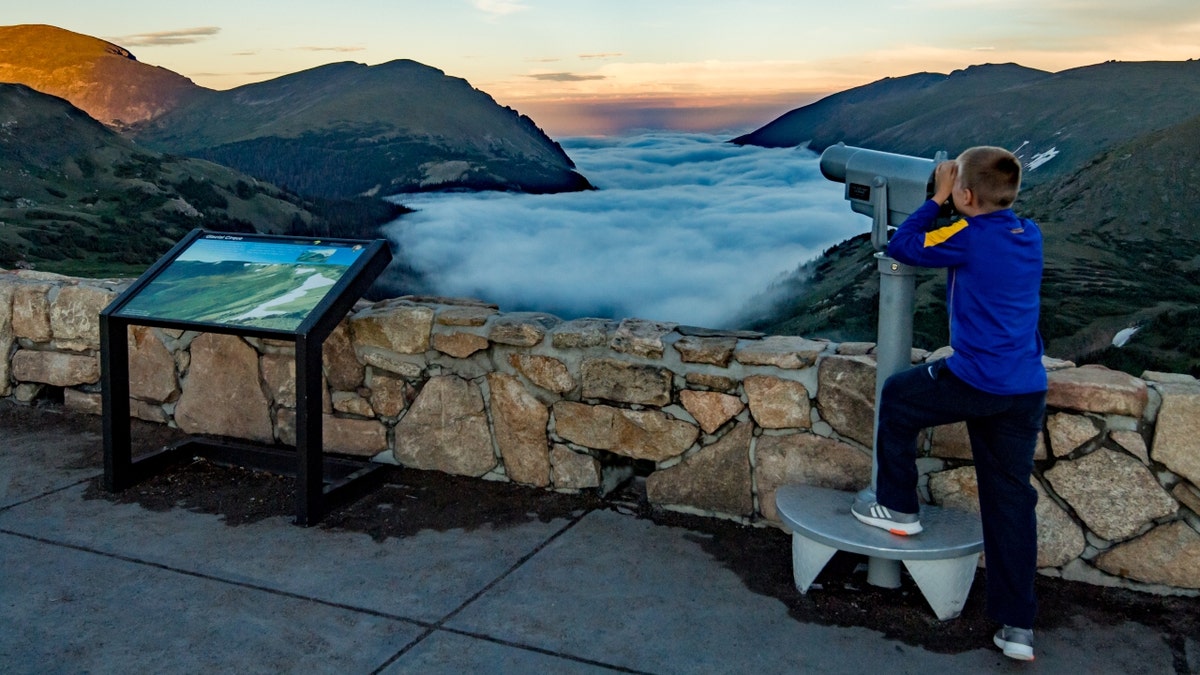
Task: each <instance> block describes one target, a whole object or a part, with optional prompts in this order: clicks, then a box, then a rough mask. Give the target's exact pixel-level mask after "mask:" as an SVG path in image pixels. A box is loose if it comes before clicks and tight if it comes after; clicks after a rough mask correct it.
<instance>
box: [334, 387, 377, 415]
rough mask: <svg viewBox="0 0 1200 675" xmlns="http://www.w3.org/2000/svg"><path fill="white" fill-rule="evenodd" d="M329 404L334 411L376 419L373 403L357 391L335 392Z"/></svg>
mask: <svg viewBox="0 0 1200 675" xmlns="http://www.w3.org/2000/svg"><path fill="white" fill-rule="evenodd" d="M329 402H330V404H331V405H332V407H333V409H334V410H335V411H337V412H340V413H346V414H347V415H357V416H358V417H374V416H375V411H374V410H373V409H372V408H371V403H370V401H368V400H367V399H366V398H364V397H363V396H362V395H361V394H359V393H358V392H357V391H335V392H332V393H331V394H330V397H329Z"/></svg>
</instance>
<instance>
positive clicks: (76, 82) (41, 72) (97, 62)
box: [0, 24, 206, 127]
mask: <svg viewBox="0 0 1200 675" xmlns="http://www.w3.org/2000/svg"><path fill="white" fill-rule="evenodd" d="M0 82H18V83H21V84H25V85H28V86H30V87H33V88H34V89H37V90H38V91H41V92H44V93H47V94H52V95H54V96H58V97H60V98H65V99H67V100H69V101H71V102H72V103H73V104H75V106H77V107H78V108H80V109H82V110H83V111H85V112H86V113H88V114H89V115H91V116H92V117H94V118H96V119H97V120H100V121H101V122H104V123H105V124H108V125H110V126H116V127H121V126H126V125H129V124H134V123H137V122H144V121H146V120H150V119H154V118H156V117H158V116H160V115H162V114H163V113H165V112H167V111H169V110H171V109H173V108H175V107H176V106H178V105H180V104H182V103H184V102H186V101H188V100H191V99H192V98H193V97H195V96H196V95H198V94H199V93H201V92H204V91H206V90H205V89H204V88H203V87H200V86H198V85H196V84H195V83H193V82H192V81H191V80H189V79H187V78H186V77H183V76H182V75H179V74H178V73H173V72H171V71H169V70H166V69H165V68H156V67H154V66H150V65H146V64H144V63H142V62H140V61H138V60H137V57H135V56H134V55H133V53H132V52H130V51H129V50H128V49H125V48H124V47H121V46H120V45H116V44H113V43H111V42H108V41H107V40H101V39H100V38H95V37H91V36H88V35H81V34H79V33H74V32H72V31H69V30H65V29H63V28H57V27H55V26H48V25H45V24H23V25H18V26H0Z"/></svg>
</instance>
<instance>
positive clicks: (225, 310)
mask: <svg viewBox="0 0 1200 675" xmlns="http://www.w3.org/2000/svg"><path fill="white" fill-rule="evenodd" d="M365 250H366V249H365V247H364V245H363V243H362V242H353V241H338V240H332V241H322V240H320V239H280V238H269V237H256V236H254V235H238V234H223V233H205V234H203V235H201V236H199V237H197V238H196V239H195V240H194V241H192V242H191V243H190V244H189V245H188V246H187V247H186V248H184V249H183V250H182V251H180V252H179V254H178V255H176V256H175V257H174V259H172V260H171V261H170V262H169V263H168V264H167V266H166V267H165V268H163V269H162V270H161V271H160V272H159V273H158V274H157V275H156V276H155V277H154V278H153V279H151V280H150V281H149V283H148V284H146V286H145V287H144V288H142V289H141V290H139V291H138V292H137V294H136V295H135V296H134V297H132V298H130V299H129V301H128V302H126V303H125V305H124V306H123V307H121V308H120V309H119V310H117V311H116V312H115V315H116V316H120V317H123V318H127V319H138V318H146V317H155V318H158V319H166V320H171V321H182V322H188V323H197V324H209V325H220V326H226V327H232V328H248V329H267V330H280V331H294V330H296V329H297V327H298V326H300V324H301V323H303V321H304V320H305V318H307V317H308V315H309V314H310V313H311V312H312V311H313V310H314V309H315V308H316V307H317V306H318V305H319V304H320V303H321V301H322V300H324V299H325V297H326V296H327V295H328V294H329V292H330V291H331V290H332V289H333V288H334V287H335V286H336V285H337V284H338V282H339V281H341V279H342V277H343V276H344V275H345V274H346V273H347V271H349V270H350V268H351V266H352V265H354V263H355V262H356V261H357V260H358V259H359V257H360V256H361V255H362V254H363V252H364V251H365Z"/></svg>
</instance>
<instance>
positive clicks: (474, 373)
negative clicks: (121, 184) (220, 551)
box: [0, 271, 1200, 592]
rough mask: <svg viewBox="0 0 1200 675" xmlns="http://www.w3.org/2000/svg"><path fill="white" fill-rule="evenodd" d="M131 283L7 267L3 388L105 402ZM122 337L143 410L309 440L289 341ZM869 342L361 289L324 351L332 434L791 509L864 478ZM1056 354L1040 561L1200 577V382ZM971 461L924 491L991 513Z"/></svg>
mask: <svg viewBox="0 0 1200 675" xmlns="http://www.w3.org/2000/svg"><path fill="white" fill-rule="evenodd" d="M124 283H127V282H119V281H96V280H79V279H72V278H67V277H59V276H56V275H49V274H45V273H37V272H30V271H18V272H2V271H0V354H3V355H5V356H6V358H3V359H0V396H3V397H8V398H11V399H15V400H17V401H20V402H29V401H32V400H34V399H36V398H37V397H39V396H53V397H58V396H61V397H62V400H63V402H64V404H65V406H67V407H68V408H71V409H74V410H80V411H84V412H89V413H93V414H98V413H99V412H100V401H101V396H100V389H99V377H100V364H99V358H98V350H99V337H98V320H97V314H98V313H99V311H100V310H101V309H102V308H103V307H104V306H106V305H107V304H108V303H109V302H110V301H111V300H112V299H113V298H114V297H116V294H117V293H118V292H119V291H120V290H121V289H122V288H123V287H124ZM128 343H129V353H130V390H131V395H132V401H131V403H132V413H133V415H134V416H136V417H138V418H141V419H145V420H149V421H152V422H157V423H162V424H169V425H172V426H176V427H178V428H180V429H182V430H184V431H186V432H188V433H196V434H217V435H223V436H231V437H237V438H243V439H250V440H254V441H264V442H281V443H284V444H292V443H294V439H295V395H296V392H295V377H294V373H293V353H292V346H291V344H290V343H288V342H281V341H273V340H256V339H242V338H240V337H236V336H226V335H215V334H198V333H193V332H184V331H178V330H163V329H156V328H145V327H134V328H132V329H131V330H130V333H129V340H128ZM872 348H873V345H871V344H866V343H841V344H836V343H832V342H828V341H822V340H809V339H805V338H800V337H790V336H763V335H759V334H756V333H746V332H728V331H712V330H705V329H699V328H689V327H684V326H677V325H674V324H665V323H656V322H653V321H646V320H640V319H628V320H624V321H609V320H604V319H577V320H573V321H562V320H560V319H558V318H556V317H553V316H550V315H546V314H536V313H502V312H500V311H499V310H498V308H497V307H496V306H494V305H488V304H483V303H479V302H474V301H468V300H453V299H445V298H400V299H393V300H387V301H383V302H379V303H375V304H366V303H360V304H359V306H357V307H356V308H355V310H354V311H353V312H352V313H351V314H350V316H348V317H347V318H346V320H344V321H343V322H342V324H341V325H340V326H339V327H338V329H337V330H336V331H335V332H334V333H333V334H332V336H331V337H330V338H329V339H328V340H327V341H326V343H325V347H324V375H325V382H326V385H327V386H326V392H325V394H326V395H325V400H324V411H325V418H324V434H325V436H324V443H325V448H326V450H327V451H329V452H335V453H344V454H347V455H355V456H360V457H367V458H373V459H375V460H376V461H385V462H394V463H398V464H401V465H404V466H409V467H415V468H419V469H426V470H434V471H443V472H447V473H453V474H459V475H465V476H475V477H480V478H485V479H490V480H506V481H512V482H515V483H520V484H522V485H528V486H532V487H536V488H544V489H554V490H591V489H601V490H605V489H611V488H612V487H613V486H615V485H617V484H619V483H620V482H622V481H623V480H625V479H627V478H628V477H629V476H631V475H633V474H635V473H636V474H639V475H643V476H645V487H646V493H647V496H648V498H649V500H650V501H651V502H652V503H654V504H656V505H660V506H663V507H666V508H675V509H681V510H687V511H692V512H700V513H704V514H709V515H714V516H720V517H725V518H733V519H738V520H742V521H745V522H765V523H769V524H775V525H778V524H779V520H778V514H777V512H776V510H775V501H774V496H775V491H776V490H777V489H778V488H779V486H781V485H783V484H785V483H804V484H812V485H819V486H825V487H833V488H839V489H845V490H852V489H857V488H860V487H862V486H865V485H867V484H868V483H869V482H870V468H871V460H870V442H871V434H872V418H873V412H872V409H873V399H874V391H875V363H874V359H873V356H872ZM941 355H942V354H940V353H937V352H935V353H933V354H929V353H926V352H921V351H914V354H913V360H914V362H919V361H922V360H927V359H931V358H937V357H939V356H941ZM1046 365H1047V369H1048V370H1049V371H1050V375H1049V377H1050V391H1049V394H1048V404H1049V411H1048V415H1047V420H1046V428H1045V433H1044V435H1043V441H1044V442H1043V443H1042V444H1041V445H1040V447H1039V448H1038V453H1037V462H1036V471H1035V473H1036V475H1035V476H1034V479H1033V484H1034V487H1035V488H1036V489H1037V490H1038V492H1039V494H1040V495H1041V499H1040V501H1039V504H1038V520H1039V566H1040V567H1041V569H1042V571H1043V573H1045V574H1049V575H1055V576H1062V577H1066V578H1070V579H1076V580H1082V581H1085V582H1089V583H1095V584H1121V585H1126V586H1131V587H1134V588H1140V589H1143V590H1151V591H1160V592H1191V591H1189V590H1188V589H1200V517H1197V513H1200V488H1198V487H1197V486H1198V485H1200V383H1198V382H1197V381H1196V380H1195V378H1192V377H1190V376H1185V375H1177V374H1163V373H1144V374H1143V376H1142V377H1141V378H1136V377H1131V376H1129V375H1126V374H1123V373H1120V372H1114V371H1110V370H1106V369H1104V368H1099V367H1094V366H1084V367H1078V368H1077V367H1074V365H1073V364H1070V363H1067V362H1061V361H1055V360H1053V359H1047V360H1046ZM970 457H971V454H970V447H969V443H968V440H967V434H966V429H965V425H962V424H958V425H950V426H946V427H938V428H934V429H931V430H929V431H928V433H927V434H926V435H925V437H924V439H923V452H922V457H921V459H920V460H919V464H920V470H921V476H922V478H921V490H922V492H923V494H924V497H925V499H926V500H928V501H930V502H933V503H937V504H943V505H947V506H952V507H958V508H963V509H971V510H976V509H977V508H978V505H977V494H976V484H975V476H974V471H973V468H972V466H971V461H970Z"/></svg>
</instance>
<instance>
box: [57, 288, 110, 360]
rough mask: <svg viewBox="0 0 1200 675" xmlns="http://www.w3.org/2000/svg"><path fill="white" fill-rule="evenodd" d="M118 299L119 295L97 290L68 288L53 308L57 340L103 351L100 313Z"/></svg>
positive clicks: (60, 291)
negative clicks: (101, 348)
mask: <svg viewBox="0 0 1200 675" xmlns="http://www.w3.org/2000/svg"><path fill="white" fill-rule="evenodd" d="M116 297H117V294H116V293H114V292H112V291H109V290H105V289H103V288H96V287H94V286H82V285H71V286H64V287H63V288H62V289H60V290H59V291H58V296H57V297H55V298H54V302H53V303H52V304H51V306H50V332H51V333H53V334H54V339H55V340H61V341H71V342H74V343H78V344H79V345H80V346H81V347H82V348H84V349H100V311H101V310H102V309H104V308H105V307H107V306H108V304H109V303H110V302H112V301H113V299H114V298H116Z"/></svg>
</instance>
